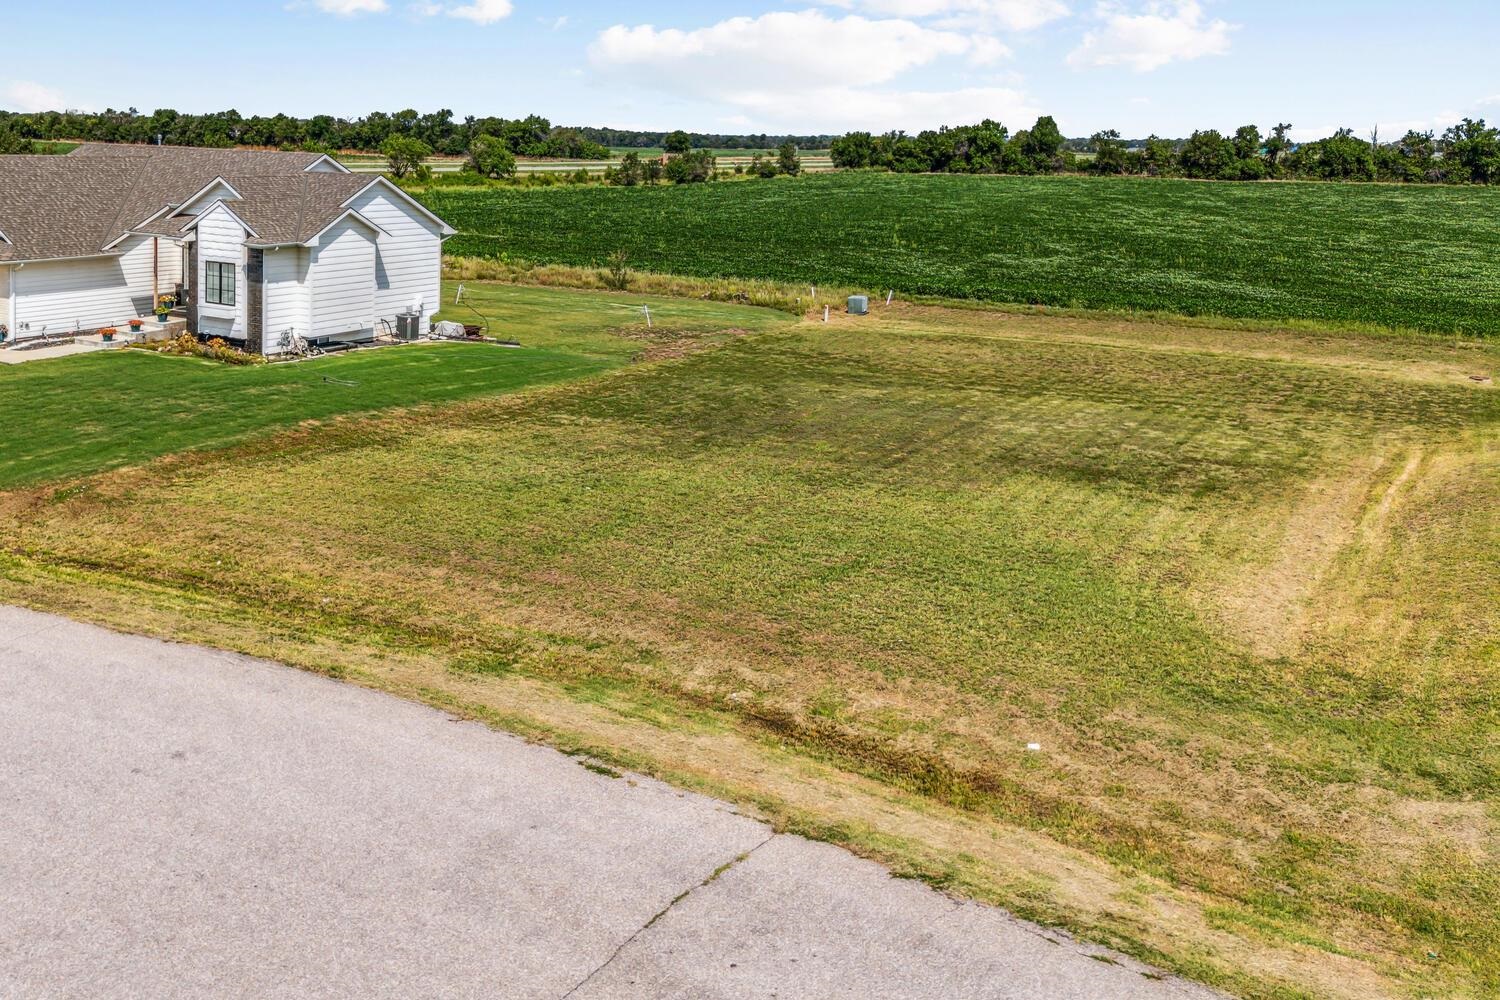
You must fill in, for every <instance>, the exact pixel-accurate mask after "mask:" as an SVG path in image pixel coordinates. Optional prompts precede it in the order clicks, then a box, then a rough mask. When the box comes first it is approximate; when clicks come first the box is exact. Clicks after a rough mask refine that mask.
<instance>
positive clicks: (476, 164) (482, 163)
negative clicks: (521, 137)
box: [468, 135, 516, 177]
mask: <svg viewBox="0 0 1500 1000" xmlns="http://www.w3.org/2000/svg"><path fill="white" fill-rule="evenodd" d="M468 165H469V168H470V169H471V170H473V171H474V172H475V173H476V174H479V175H481V176H483V177H514V176H515V175H516V154H515V153H512V152H511V151H510V147H509V146H507V145H506V144H505V140H504V139H501V138H500V137H499V136H493V135H481V136H479V137H478V138H476V139H475V140H474V141H473V142H472V143H470V144H469V164H468Z"/></svg>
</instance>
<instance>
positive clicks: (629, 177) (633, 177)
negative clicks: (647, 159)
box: [610, 150, 646, 187]
mask: <svg viewBox="0 0 1500 1000" xmlns="http://www.w3.org/2000/svg"><path fill="white" fill-rule="evenodd" d="M645 179H646V170H645V166H644V164H642V163H641V154H640V153H637V152H635V151H634V150H631V151H630V152H628V153H626V154H625V155H624V156H622V157H620V166H619V167H618V168H616V169H615V171H614V173H613V174H612V175H611V176H610V183H611V184H619V185H620V186H622V187H635V186H636V185H637V184H640V183H641V182H642V181H644V180H645Z"/></svg>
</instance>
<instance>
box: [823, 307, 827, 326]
mask: <svg viewBox="0 0 1500 1000" xmlns="http://www.w3.org/2000/svg"><path fill="white" fill-rule="evenodd" d="M823 322H825V323H827V322H828V306H824V307H823Z"/></svg>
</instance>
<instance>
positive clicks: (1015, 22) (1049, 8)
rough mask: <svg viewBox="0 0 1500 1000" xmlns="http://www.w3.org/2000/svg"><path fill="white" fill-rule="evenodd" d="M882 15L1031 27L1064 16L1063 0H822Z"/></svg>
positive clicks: (950, 24)
mask: <svg viewBox="0 0 1500 1000" xmlns="http://www.w3.org/2000/svg"><path fill="white" fill-rule="evenodd" d="M824 2H825V3H827V4H828V5H829V6H833V7H844V8H846V9H857V10H862V11H867V12H869V13H871V14H878V15H880V16H882V17H902V18H910V19H914V20H924V19H928V18H933V19H935V23H936V25H937V26H938V27H940V28H981V29H985V30H996V29H1004V30H1008V31H1031V30H1032V29H1034V28H1040V27H1041V26H1042V25H1044V24H1048V23H1050V22H1052V21H1056V20H1058V19H1060V18H1064V17H1067V16H1068V15H1069V13H1071V11H1069V9H1068V5H1067V4H1066V3H1064V2H1063V0H824Z"/></svg>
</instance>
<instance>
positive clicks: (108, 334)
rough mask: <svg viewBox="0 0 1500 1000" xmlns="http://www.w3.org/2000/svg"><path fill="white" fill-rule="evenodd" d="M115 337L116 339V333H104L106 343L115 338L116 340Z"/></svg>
mask: <svg viewBox="0 0 1500 1000" xmlns="http://www.w3.org/2000/svg"><path fill="white" fill-rule="evenodd" d="M114 339H115V335H114V334H112V333H106V334H105V335H104V342H105V343H106V344H108V343H110V342H111V341H113V340H114Z"/></svg>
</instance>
